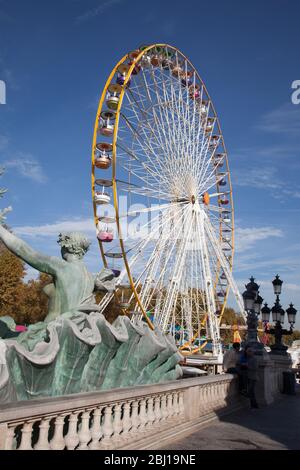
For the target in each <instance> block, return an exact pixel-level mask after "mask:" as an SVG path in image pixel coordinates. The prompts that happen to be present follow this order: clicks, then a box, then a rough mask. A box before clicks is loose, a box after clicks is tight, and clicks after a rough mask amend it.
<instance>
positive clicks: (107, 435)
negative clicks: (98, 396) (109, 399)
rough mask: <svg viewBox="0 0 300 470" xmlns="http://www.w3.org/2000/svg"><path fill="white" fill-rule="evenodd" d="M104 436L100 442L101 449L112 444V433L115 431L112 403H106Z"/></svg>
mask: <svg viewBox="0 0 300 470" xmlns="http://www.w3.org/2000/svg"><path fill="white" fill-rule="evenodd" d="M102 432H103V438H102V440H101V442H100V443H99V448H100V449H110V448H111V446H112V444H111V435H112V433H113V432H114V430H113V425H112V405H106V406H105V408H104V419H103V426H102Z"/></svg>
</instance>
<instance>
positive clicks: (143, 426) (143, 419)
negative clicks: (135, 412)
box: [139, 398, 147, 433]
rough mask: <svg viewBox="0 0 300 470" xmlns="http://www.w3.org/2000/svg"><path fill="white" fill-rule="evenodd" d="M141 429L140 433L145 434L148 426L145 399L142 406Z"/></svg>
mask: <svg viewBox="0 0 300 470" xmlns="http://www.w3.org/2000/svg"><path fill="white" fill-rule="evenodd" d="M139 417H140V427H139V432H140V433H144V432H146V431H147V430H146V424H147V413H146V399H145V398H143V399H142V400H141V404H140V415H139Z"/></svg>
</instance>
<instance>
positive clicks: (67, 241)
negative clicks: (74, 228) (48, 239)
mask: <svg viewBox="0 0 300 470" xmlns="http://www.w3.org/2000/svg"><path fill="white" fill-rule="evenodd" d="M57 243H59V245H60V246H61V255H62V257H63V258H64V259H65V260H66V261H70V260H71V259H74V258H76V259H82V258H83V257H84V255H85V254H86V252H87V251H88V249H89V247H90V244H91V242H90V241H89V240H88V239H87V238H86V237H85V236H84V235H83V234H82V233H78V232H68V233H60V234H59V236H58V240H57Z"/></svg>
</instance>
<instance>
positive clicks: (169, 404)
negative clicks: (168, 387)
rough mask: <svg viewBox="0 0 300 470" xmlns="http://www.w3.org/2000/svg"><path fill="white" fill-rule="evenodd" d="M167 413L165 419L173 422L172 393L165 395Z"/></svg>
mask: <svg viewBox="0 0 300 470" xmlns="http://www.w3.org/2000/svg"><path fill="white" fill-rule="evenodd" d="M167 412H168V416H167V419H168V420H173V418H174V408H173V394H172V393H168V395H167Z"/></svg>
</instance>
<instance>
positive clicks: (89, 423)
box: [0, 374, 245, 450]
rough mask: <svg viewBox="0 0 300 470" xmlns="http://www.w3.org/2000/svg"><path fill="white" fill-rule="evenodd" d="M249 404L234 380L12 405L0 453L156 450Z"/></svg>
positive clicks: (4, 413)
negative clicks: (246, 403)
mask: <svg viewBox="0 0 300 470" xmlns="http://www.w3.org/2000/svg"><path fill="white" fill-rule="evenodd" d="M244 404H245V401H244V402H243V401H242V400H241V398H240V397H239V395H238V387H237V380H236V378H235V377H233V376H232V375H230V374H224V375H217V376H208V377H200V378H192V379H184V380H177V381H173V382H168V383H165V384H155V385H145V386H136V387H130V388H124V389H114V390H109V391H102V392H90V393H82V394H76V395H68V396H64V397H55V398H50V399H40V400H32V401H31V402H28V401H26V402H25V401H24V402H18V403H15V404H7V405H4V406H2V407H1V409H0V449H7V450H11V449H20V450H21V449H28V450H29V449H36V450H37V449H52V450H63V449H69V450H73V449H147V448H151V449H154V448H155V447H156V446H157V447H158V446H161V445H162V444H163V442H166V441H168V440H169V439H170V438H175V437H181V436H183V435H184V434H188V433H190V432H193V430H196V429H198V428H199V427H201V426H203V425H204V424H207V423H209V422H210V421H212V420H214V419H217V418H218V417H219V416H221V415H223V414H227V413H230V412H233V411H234V410H236V409H238V408H240V407H241V406H244Z"/></svg>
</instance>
